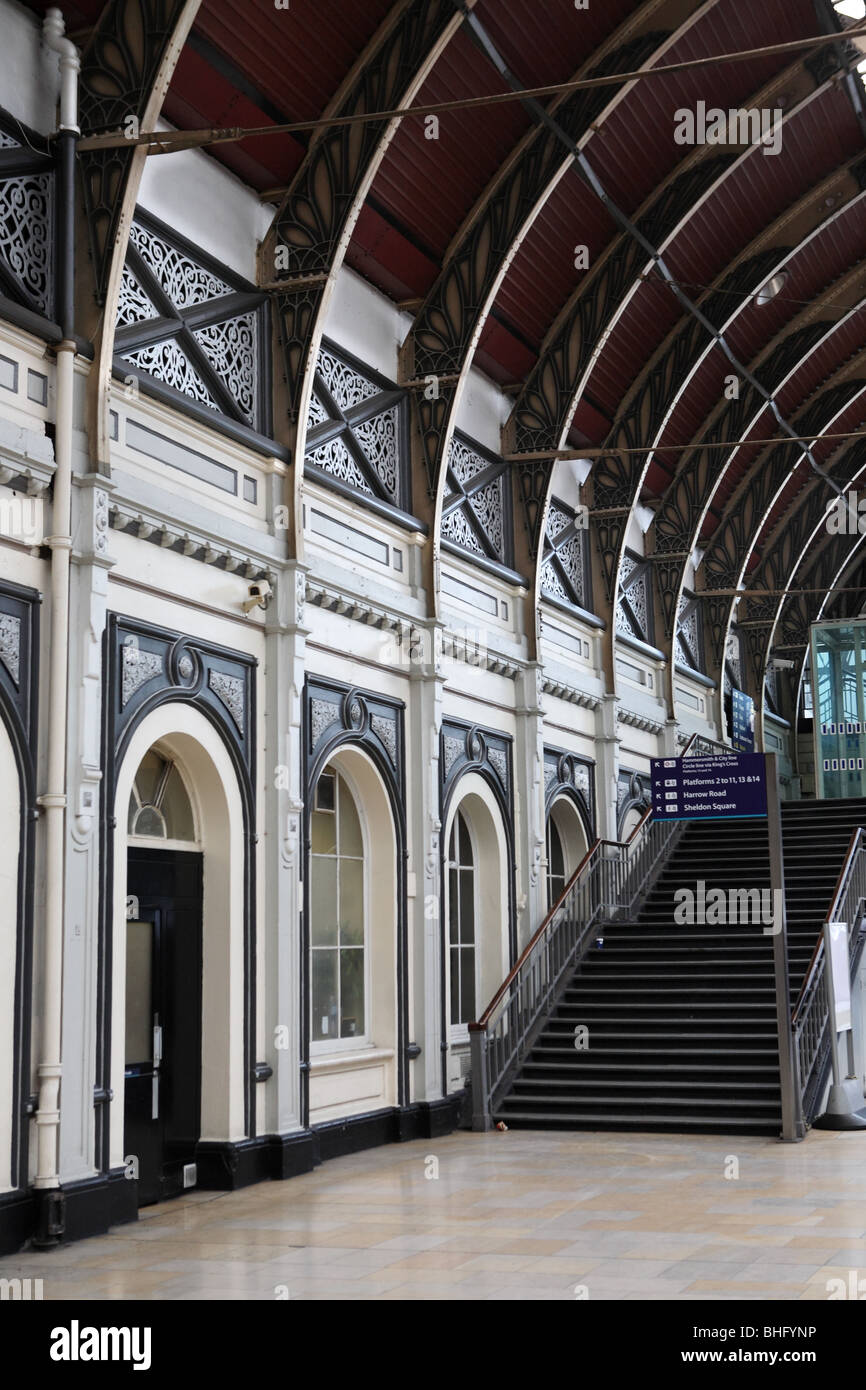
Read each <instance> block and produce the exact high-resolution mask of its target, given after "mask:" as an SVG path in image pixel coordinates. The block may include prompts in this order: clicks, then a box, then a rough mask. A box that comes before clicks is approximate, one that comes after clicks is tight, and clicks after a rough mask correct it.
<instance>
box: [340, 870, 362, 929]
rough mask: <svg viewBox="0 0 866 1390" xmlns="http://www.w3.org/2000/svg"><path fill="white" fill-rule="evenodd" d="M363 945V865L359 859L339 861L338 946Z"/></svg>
mask: <svg viewBox="0 0 866 1390" xmlns="http://www.w3.org/2000/svg"><path fill="white" fill-rule="evenodd" d="M363 944H364V865H363V862H362V861H361V860H360V859H341V860H340V945H341V946H363Z"/></svg>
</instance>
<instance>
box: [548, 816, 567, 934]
mask: <svg viewBox="0 0 866 1390" xmlns="http://www.w3.org/2000/svg"><path fill="white" fill-rule="evenodd" d="M565 879H566V874H565V853H564V851H563V848H562V837H561V836H560V833H559V831H558V829H557V827H556V822H555V820H554V819H553V816H552V815H550V816H548V818H547V907H548V911H549V910H550V908H552V907H553V905H554V903H556V902H558V901H559V899H560V898H561V897H562V894H563V892H564V891H565Z"/></svg>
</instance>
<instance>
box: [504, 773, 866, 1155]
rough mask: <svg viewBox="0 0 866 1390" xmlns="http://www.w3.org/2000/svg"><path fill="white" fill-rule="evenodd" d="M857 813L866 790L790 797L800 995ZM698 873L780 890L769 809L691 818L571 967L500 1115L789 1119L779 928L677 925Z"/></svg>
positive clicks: (786, 824) (769, 1124) (582, 1120)
mask: <svg viewBox="0 0 866 1390" xmlns="http://www.w3.org/2000/svg"><path fill="white" fill-rule="evenodd" d="M858 825H864V826H866V800H849V801H836V802H833V801H822V802H814V801H799V802H785V803H783V806H782V838H783V851H784V865H785V905H786V912H787V926H788V958H789V973H790V987H791V1005H792V1007H793V1004H794V1003H795V1001H796V999H797V996H798V994H799V992H800V988H801V985H802V982H803V979H804V976H805V974H806V971H807V969H808V967H809V962H810V960H811V958H812V952H813V950H814V948H815V944H816V941H817V939H818V935H819V932H820V929H821V926H822V923H823V921H824V919H825V915H826V912H827V909H828V908H829V906H830V902H831V899H832V896H833V890H834V888H835V886H836V881H837V878H838V875H839V871H840V869H841V867H842V863H843V860H844V857H845V852H846V850H847V848H848V844H849V841H850V839H851V834H852V832H853V830H854V829H856V827H857V826H858ZM701 879H702V880H703V881H704V883H705V885H706V891H707V893H709V892H710V890H711V889H713V888H721V889H723V890H724V891H725V894H726V901H729V899H728V898H727V894H728V890H729V889H733V888H738V889H742V888H757V889H762V888H763V889H769V886H770V870H769V850H768V844H767V823H766V821H760V820H754V821H751V820H750V821H745V820H743V821H737V820H732V821H704V822H700V821H696V822H693V823H691V824H690V825H688V826H687V827H686V829H685V832H684V834H683V836H682V838H681V839H680V841H679V844H678V845H677V847H676V849H675V851H674V853H673V855H672V857H671V859H670V861H669V863H668V864H667V865H666V867H665V868H664V870H663V872H662V874H661V876H660V877H659V879H658V880H657V882H656V884H655V886H654V888H653V889H652V891H651V893H650V895H649V896H648V898H647V900H646V903H645V905H644V907H643V909H642V910H641V911H640V913H639V914H638V917H637V920H636V921H634V922H617V923H613V924H611V923H608V924H606V925H605V926H604V929H603V940H602V941H601V942H600V943H599V944H598V945H597V946H593V947H591V948H590V950H589V952H588V953H587V954H586V955H585V956H584V958H583V960H582V961H581V963H580V965H579V966H578V968H577V969H576V970H575V971H574V972H573V974H572V975H571V977H570V978H569V979H568V980H567V983H566V985H565V988H564V989H563V991H562V993H561V994H560V996H559V999H558V1002H557V1004H556V1006H555V1008H554V1009H553V1011H552V1013H551V1014H550V1016H549V1017H548V1019H547V1021H546V1023H545V1024H544V1026H543V1028H542V1030H541V1032H540V1033H539V1035H538V1036H537V1038H536V1040H535V1043H534V1045H533V1047H532V1049H531V1051H530V1052H529V1054H528V1056H527V1058H526V1060H525V1061H524V1062H523V1064H522V1066H521V1068H520V1070H519V1071H518V1072H517V1074H516V1076H515V1079H514V1081H513V1084H512V1086H511V1089H510V1091H508V1092H507V1093H506V1094H505V1096H504V1097H503V1099H502V1100H501V1102H500V1103H499V1105H498V1107H497V1109H496V1111H495V1113H494V1120H495V1121H500V1120H502V1121H504V1122H505V1123H506V1124H507V1125H508V1126H509V1127H511V1128H529V1129H605V1130H667V1131H670V1132H694V1133H707V1132H709V1133H712V1132H719V1133H743V1134H778V1133H779V1128H780V1124H781V1098H780V1086H779V1069H778V1048H777V1036H776V1016H775V989H774V976H773V938H772V936H771V935H766V936H765V935H764V934H763V930H764V929H763V927H762V926H761V925H751V924H748V925H732V924H730V923H728V924H725V925H721V924H720V925H715V926H714V925H709V924H708V925H699V924H695V925H691V924H687V925H679V924H677V923H676V922H675V921H674V909H675V902H676V900H675V898H674V894H675V892H676V890H677V889H678V888H688V889H690V890H691V892H692V893H695V892H696V884H697V881H698V880H701ZM582 1029H586V1030H588V1032H587V1033H586V1034H582V1033H581V1031H580V1030H582ZM576 1030H578V1031H577V1033H576ZM584 1042H585V1043H586V1045H585V1046H584V1045H583V1044H584Z"/></svg>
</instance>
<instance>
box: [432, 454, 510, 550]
mask: <svg viewBox="0 0 866 1390" xmlns="http://www.w3.org/2000/svg"><path fill="white" fill-rule="evenodd" d="M448 477H449V482H450V484H451V490H450V492H449V493H448V495H447V496H446V498H445V501H444V504H443V509H442V535H443V537H444V538H445V539H446V540H449V541H451V542H452V544H453V545H456V546H459V548H460V549H461V550H467V551H470V552H471V553H473V554H476V555H484V556H486V557H487V558H489V559H492V560H498V561H499V562H500V563H501V564H510V563H511V545H512V537H511V529H510V519H511V514H510V507H509V494H508V483H509V471H508V465H507V464H506V463H504V462H503V461H501V460H497V459H495V458H493V457H492V456H490V455H486V454H484V453H482V452H481V451H480V450H479V448H478V446H476V445H473V444H471V443H470V442H469V441H468V440H466V439H464V438H463V437H462V436H458V435H455V436H454V438H453V439H452V441H451V449H450V453H449V456H448Z"/></svg>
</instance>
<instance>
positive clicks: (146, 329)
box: [117, 214, 268, 428]
mask: <svg viewBox="0 0 866 1390" xmlns="http://www.w3.org/2000/svg"><path fill="white" fill-rule="evenodd" d="M172 235H173V234H172ZM129 239H130V251H129V258H128V261H127V264H126V265H125V267H124V271H123V277H122V280H121V286H120V296H119V303H118V334H117V349H118V353H119V361H120V362H121V363H129V364H131V365H132V366H134V367H138V368H139V369H140V370H141V371H143V372H146V373H147V375H148V376H149V377H152V378H153V379H154V380H155V381H160V382H162V383H163V384H164V385H166V386H170V387H171V388H172V390H174V391H177V392H178V393H179V394H180V395H182V396H186V397H188V398H189V399H191V400H194V401H197V402H199V403H200V404H202V405H206V406H207V407H208V409H210V410H213V411H215V412H217V411H218V412H221V413H223V414H229V415H231V416H233V417H234V418H236V419H237V420H239V421H242V422H243V423H244V424H246V425H250V426H252V427H253V428H259V427H260V425H261V424H262V423H264V422H263V421H261V420H260V418H259V417H260V413H261V405H260V401H261V397H262V389H261V382H262V381H263V379H264V375H265V373H266V371H267V370H268V367H267V352H266V348H265V344H264V332H263V324H262V313H263V306H264V303H265V297H264V295H261V294H259V295H258V296H255V295H251V294H250V293H245V291H244V288H243V287H241V285H240V282H239V281H238V282H236V283H235V284H230V283H229V280H228V278H226V277H223V276H221V275H218V274H217V272H216V271H215V270H214V269H213V268H212V267H211V266H209V265H206V264H204V263H203V261H202V259H201V257H200V255H197V254H195V253H194V252H193V249H192V248H191V247H185V246H182V245H181V244H180V243H179V242H175V241H174V240H172V239H171V236H170V234H169V233H168V232H167V231H163V230H157V227H156V226H155V225H153V224H152V222H151V220H145V219H144V217H143V214H139V216H138V218H137V219H136V221H135V222H133V224H132V228H131V230H130V237H129ZM246 288H247V289H248V288H249V287H246ZM242 295H243V297H244V299H246V302H247V303H249V300H250V298H251V297H252V298H253V302H254V303H255V300H256V298H257V299H258V305H259V307H254V308H252V309H249V310H247V311H246V312H244V313H238V312H237V309H238V308H239V307H241V305H240V304H239V302H238V301H239V299H240V298H241V296H242ZM244 307H245V306H244ZM193 310H194V311H195V318H194V319H193V321H192V323H191V324H188V323H187V316H188V314H190V313H191V312H192V311H193ZM203 310H204V311H206V312H204V313H203ZM155 319H161V320H167V323H166V337H165V338H163V339H162V340H161V341H159V342H156V343H151V342H148V341H147V338H148V334H149V333H150V334H152V333H153V327H152V324H153V321H154V320H155ZM263 357H264V359H265V360H264V363H263V362H262V360H261V359H262V358H263Z"/></svg>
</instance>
